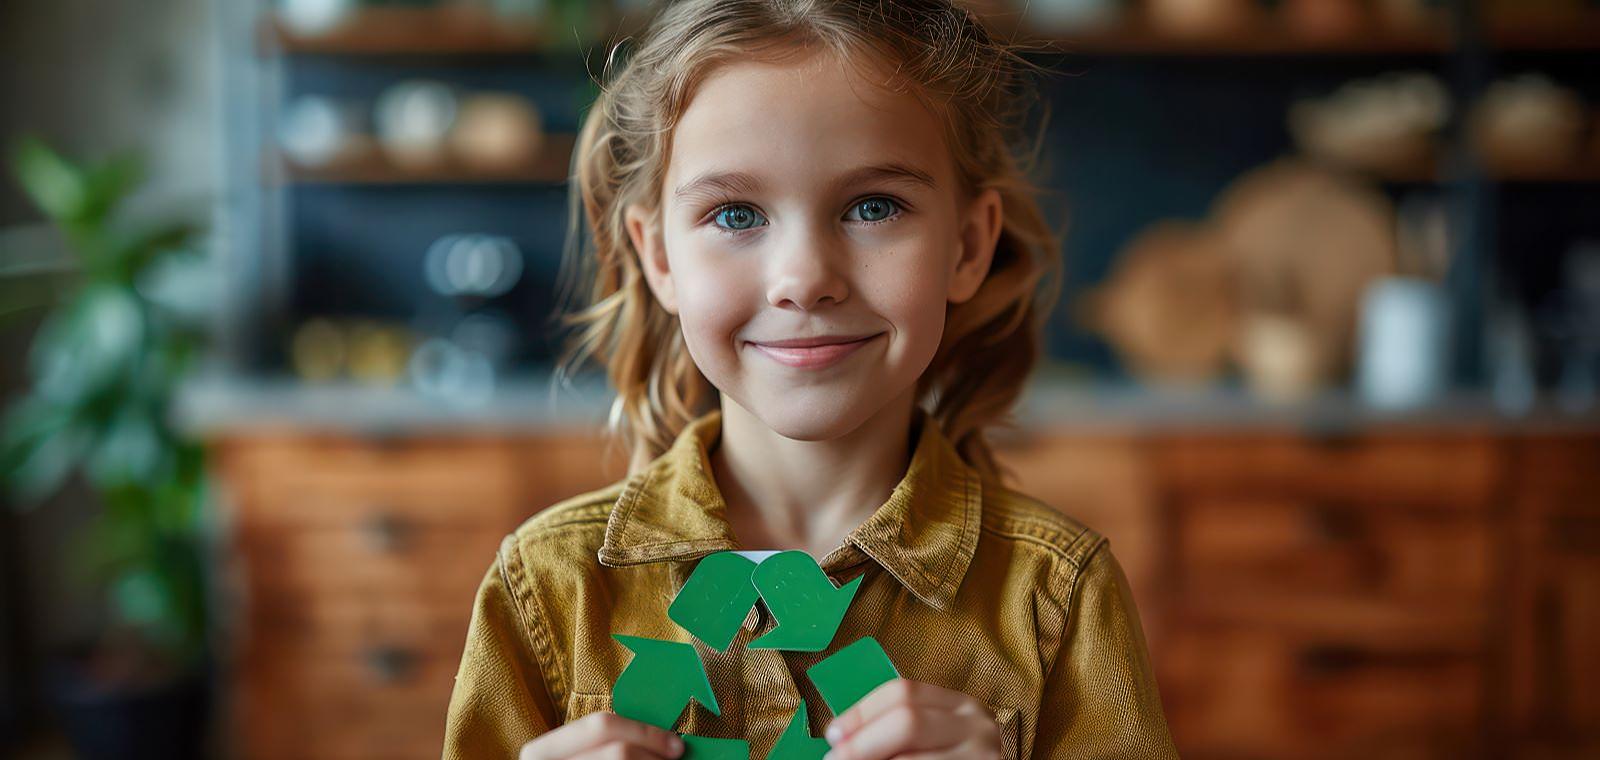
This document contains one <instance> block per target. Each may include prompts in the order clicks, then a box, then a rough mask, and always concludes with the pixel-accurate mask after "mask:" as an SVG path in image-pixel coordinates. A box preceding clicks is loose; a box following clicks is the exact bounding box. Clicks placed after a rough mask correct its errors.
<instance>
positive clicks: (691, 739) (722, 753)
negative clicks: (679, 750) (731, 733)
mask: <svg viewBox="0 0 1600 760" xmlns="http://www.w3.org/2000/svg"><path fill="white" fill-rule="evenodd" d="M678 735H679V736H681V737H683V754H682V755H679V760H691V759H692V760H750V742H747V741H745V740H743V739H717V738H714V737H710V736H695V735H694V734H678Z"/></svg>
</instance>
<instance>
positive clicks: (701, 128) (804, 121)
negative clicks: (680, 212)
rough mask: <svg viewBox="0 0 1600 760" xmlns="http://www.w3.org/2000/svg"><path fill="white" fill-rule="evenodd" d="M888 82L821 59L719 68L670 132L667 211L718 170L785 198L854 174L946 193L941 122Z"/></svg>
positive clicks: (879, 72)
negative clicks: (907, 176)
mask: <svg viewBox="0 0 1600 760" xmlns="http://www.w3.org/2000/svg"><path fill="white" fill-rule="evenodd" d="M890 81H891V80H890V75H889V73H888V72H887V69H886V68H885V67H884V66H883V65H882V64H881V63H879V62H877V61H870V60H868V61H860V62H851V61H846V60H844V59H842V58H839V57H838V56H836V55H835V54H833V53H832V52H831V51H823V50H819V51H816V52H809V53H804V54H800V55H796V56H794V57H791V58H788V59H785V60H782V61H760V60H741V61H733V62H729V63H723V64H720V65H718V66H717V67H716V68H715V69H714V70H713V71H712V72H711V73H710V74H708V75H707V77H706V78H705V79H704V80H703V81H702V82H701V83H700V85H699V86H698V87H697V88H696V90H695V92H694V94H693V95H692V97H691V99H690V101H689V104H688V107H687V108H686V109H685V110H684V113H683V114H682V116H681V117H680V118H679V121H678V123H677V125H676V127H675V128H674V130H673V136H672V145H671V150H670V152H669V157H668V166H667V174H666V187H665V191H666V194H667V196H668V197H667V202H669V203H670V202H672V196H673V194H674V191H675V190H676V189H677V188H678V187H680V186H682V185H683V184H684V183H686V182H688V181H690V180H692V179H694V178H695V177H697V176H702V175H704V174H706V173H708V172H719V171H727V172H745V173H748V174H751V175H753V176H754V177H755V178H756V179H757V180H760V181H761V183H762V184H763V185H767V186H777V187H781V188H784V189H808V188H811V189H823V188H826V187H828V186H829V185H830V183H834V182H835V181H836V180H837V179H838V178H839V177H840V176H841V175H843V174H845V173H847V172H849V171H850V170H852V169H856V168H859V167H862V166H867V165H880V164H897V165H901V166H906V167H908V168H912V169H920V170H921V171H923V172H925V173H926V174H928V175H930V176H931V177H933V178H934V179H935V181H937V182H939V183H941V184H945V185H948V181H949V176H948V175H949V173H950V171H951V169H950V167H949V157H948V155H947V151H946V148H945V144H944V141H943V138H942V136H941V126H940V122H939V120H938V118H937V117H936V116H935V115H934V114H933V113H932V112H931V111H930V110H929V109H928V108H927V107H926V106H925V105H924V104H923V103H922V101H921V100H919V99H918V98H917V97H916V96H914V95H913V94H912V93H911V92H908V91H904V90H901V91H896V90H895V88H894V87H893V86H892V85H891V84H890Z"/></svg>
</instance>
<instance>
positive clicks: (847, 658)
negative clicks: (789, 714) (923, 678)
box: [806, 636, 900, 717]
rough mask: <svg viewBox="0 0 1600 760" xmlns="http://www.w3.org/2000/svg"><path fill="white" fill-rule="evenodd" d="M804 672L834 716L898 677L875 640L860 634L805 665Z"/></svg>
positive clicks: (887, 656) (887, 655) (886, 654)
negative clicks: (812, 662)
mask: <svg viewBox="0 0 1600 760" xmlns="http://www.w3.org/2000/svg"><path fill="white" fill-rule="evenodd" d="M806 676H807V677H809V678H810V679H811V683H812V685H814V686H816V687H817V693H819V694H821V695H822V701H823V702H826V703H827V704H828V709H829V710H832V711H833V715H834V717H838V716H840V715H843V714H844V711H845V710H848V709H850V706H851V705H853V704H855V703H857V702H859V701H861V698H862V697H865V696H866V695H868V694H870V693H871V692H872V690H873V689H876V688H878V686H879V685H881V684H883V683H885V682H887V681H892V680H894V679H896V678H899V677H900V674H899V672H897V671H896V670H895V669H894V663H892V662H889V654H888V653H887V652H884V651H883V647H882V646H881V645H879V644H878V640H877V639H874V638H872V637H871V636H862V637H861V638H859V639H856V641H855V642H854V643H852V644H851V645H850V646H847V647H845V648H844V649H841V650H839V651H837V652H834V653H833V654H831V655H829V656H828V658H827V659H825V660H823V661H822V662H819V663H817V664H815V665H812V666H811V667H810V668H807V669H806Z"/></svg>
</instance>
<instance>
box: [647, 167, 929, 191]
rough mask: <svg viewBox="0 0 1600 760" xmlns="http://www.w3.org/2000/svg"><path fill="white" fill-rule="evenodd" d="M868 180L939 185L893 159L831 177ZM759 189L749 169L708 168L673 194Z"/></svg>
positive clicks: (840, 182)
mask: <svg viewBox="0 0 1600 760" xmlns="http://www.w3.org/2000/svg"><path fill="white" fill-rule="evenodd" d="M867 182H900V183H905V184H913V185H922V186H925V187H928V188H936V187H938V185H937V184H936V183H935V182H934V180H933V175H931V174H928V173H927V172H925V171H923V170H921V169H918V168H916V167H914V166H909V165H907V164H902V163H892V162H891V163H886V164H873V165H871V166H863V167H860V168H858V169H853V170H851V171H850V172H849V173H848V174H845V175H843V176H841V177H839V178H838V179H836V180H834V182H833V186H834V189H836V190H837V189H842V188H846V187H849V186H851V185H858V184H863V183H867ZM760 189H761V180H760V179H759V178H758V177H756V176H755V175H754V174H750V173H749V172H727V171H708V172H704V173H702V174H700V175H699V176H697V177H695V178H694V179H692V180H689V181H688V182H685V183H683V184H682V185H679V186H678V189H677V190H675V191H673V193H672V195H673V197H675V198H683V197H684V196H689V195H694V194H696V193H700V192H708V191H713V190H721V191H722V192H724V193H727V194H729V195H740V194H744V193H754V192H757V191H759V190H760Z"/></svg>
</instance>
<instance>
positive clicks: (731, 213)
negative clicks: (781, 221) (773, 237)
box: [714, 205, 761, 230]
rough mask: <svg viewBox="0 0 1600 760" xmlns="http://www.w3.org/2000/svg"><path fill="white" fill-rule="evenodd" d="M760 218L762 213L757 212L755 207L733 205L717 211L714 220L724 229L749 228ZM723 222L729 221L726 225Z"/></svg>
mask: <svg viewBox="0 0 1600 760" xmlns="http://www.w3.org/2000/svg"><path fill="white" fill-rule="evenodd" d="M760 218H761V215H760V214H757V213H756V212H755V209H752V208H750V207H749V206H744V205H732V206H724V207H722V209H721V210H719V211H717V215H716V217H715V219H714V221H716V222H717V223H718V226H721V227H723V228H724V229H730V230H747V229H750V228H751V227H754V226H756V220H757V219H760ZM722 222H727V225H726V226H724V225H723V224H722Z"/></svg>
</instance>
